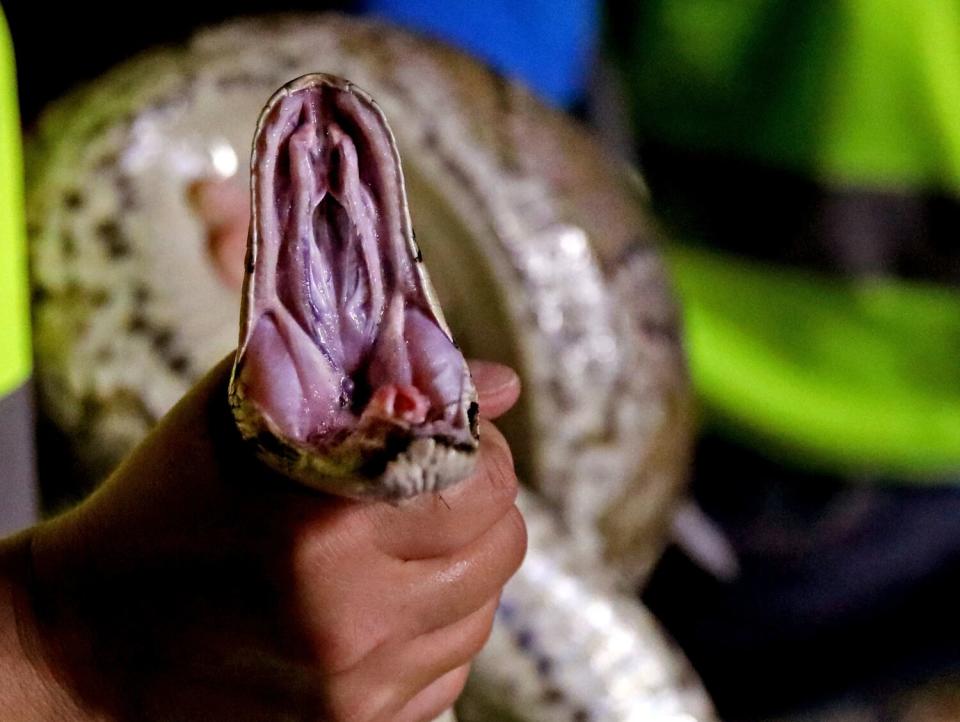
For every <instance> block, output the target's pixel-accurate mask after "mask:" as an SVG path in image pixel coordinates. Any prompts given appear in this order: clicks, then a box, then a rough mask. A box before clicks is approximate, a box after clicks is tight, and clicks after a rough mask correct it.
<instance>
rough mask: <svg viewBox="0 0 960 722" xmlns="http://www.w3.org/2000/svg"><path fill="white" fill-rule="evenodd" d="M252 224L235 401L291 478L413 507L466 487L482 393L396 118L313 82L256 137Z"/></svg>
mask: <svg viewBox="0 0 960 722" xmlns="http://www.w3.org/2000/svg"><path fill="white" fill-rule="evenodd" d="M251 178H252V180H251V183H252V209H253V210H252V218H251V225H250V240H249V245H248V251H247V268H246V277H245V280H244V291H243V307H242V310H241V329H240V347H239V349H238V352H237V356H236V361H235V365H234V369H233V377H232V379H231V384H230V403H231V407H232V409H233V412H234V417H235V418H236V421H237V424H238V426H239V428H240V431H241V433H242V434H243V436H244V437H245V438H247V439H250V440H252V441H254V442H255V444H256V447H257V451H258V454H259V455H260V457H261V458H262V459H263V460H265V461H266V462H267V463H268V464H270V465H271V466H273V467H274V468H276V469H278V470H279V471H281V472H282V473H284V474H287V475H289V476H292V477H294V478H296V479H298V480H299V481H301V482H303V483H306V484H308V485H310V486H314V487H317V488H319V489H323V490H326V491H330V492H333V493H337V494H342V495H349V496H358V497H361V496H375V497H383V498H401V497H406V496H412V495H414V494H418V493H423V492H429V491H436V490H440V489H442V488H444V487H445V486H447V485H449V484H451V483H454V482H456V481H458V480H460V479H461V478H463V477H464V476H466V475H467V474H468V473H469V472H470V470H471V468H472V464H473V459H474V456H475V451H476V449H477V445H478V433H477V418H476V416H477V403H476V392H475V389H474V387H473V382H472V380H471V378H470V373H469V370H468V368H467V365H466V362H465V360H464V358H463V355H462V354H461V352H460V350H459V348H458V347H457V346H456V344H455V343H454V342H453V340H452V339H451V336H450V332H449V329H448V328H447V325H446V322H445V321H444V318H443V314H442V311H441V310H440V307H439V305H438V303H437V301H436V297H435V294H434V291H433V289H432V287H431V285H430V281H429V278H428V277H427V274H426V270H425V269H424V266H423V263H422V260H421V254H420V251H419V249H418V248H417V244H416V241H415V239H414V237H413V231H412V227H411V222H410V214H409V211H408V206H407V199H406V193H405V190H404V182H403V175H402V171H401V167H400V159H399V156H398V154H397V150H396V146H395V143H394V139H393V135H392V133H391V131H390V129H389V127H388V125H387V123H386V120H385V119H384V116H383V113H382V112H381V111H380V109H379V108H378V107H377V105H376V104H375V103H374V102H373V100H372V99H371V98H370V97H369V96H368V95H367V94H366V93H365V92H363V91H361V90H359V89H358V88H356V87H355V86H353V85H352V84H351V83H349V82H348V81H345V80H341V79H339V78H336V77H333V76H329V75H321V74H313V75H307V76H303V77H301V78H299V79H297V80H295V81H293V82H291V83H289V84H288V85H286V86H284V87H283V88H282V89H280V90H279V91H278V92H277V93H276V94H275V95H274V96H273V97H272V98H271V99H270V101H269V102H268V103H267V105H266V107H265V109H264V111H263V113H262V114H261V116H260V121H259V123H258V125H257V130H256V135H255V138H254V144H253V156H252V161H251Z"/></svg>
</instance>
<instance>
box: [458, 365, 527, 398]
mask: <svg viewBox="0 0 960 722" xmlns="http://www.w3.org/2000/svg"><path fill="white" fill-rule="evenodd" d="M470 373H471V374H472V375H473V382H474V383H475V384H476V386H477V392H478V393H480V394H481V395H485V396H487V395H493V394H496V393H497V392H499V391H502V390H503V389H506V388H509V387H512V386H514V385H516V384H517V383H519V381H520V379H519V377H518V376H517V373H516V372H515V371H514V370H513V369H512V368H510V367H509V366H506V365H504V364H501V363H497V362H496V361H470Z"/></svg>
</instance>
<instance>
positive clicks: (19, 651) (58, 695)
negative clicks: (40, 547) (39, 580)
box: [0, 532, 85, 722]
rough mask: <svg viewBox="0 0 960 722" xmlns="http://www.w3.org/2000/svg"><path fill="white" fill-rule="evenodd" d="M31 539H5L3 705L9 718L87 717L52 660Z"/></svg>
mask: <svg viewBox="0 0 960 722" xmlns="http://www.w3.org/2000/svg"><path fill="white" fill-rule="evenodd" d="M30 539H31V532H26V533H24V534H20V535H18V536H16V537H13V538H10V539H5V540H2V541H0V710H3V719H4V720H5V721H9V722H27V721H28V720H29V721H30V722H33V721H34V720H37V721H39V720H57V721H58V722H59V721H61V720H64V721H66V720H79V719H84V718H85V717H84V715H82V714H80V712H79V710H78V708H77V705H76V704H75V703H74V701H73V700H72V699H71V697H70V695H69V694H68V693H67V692H66V691H65V690H64V688H63V687H62V686H61V685H60V684H59V683H58V682H57V681H56V675H55V673H54V671H53V670H52V669H51V668H50V666H49V664H48V662H47V655H46V654H45V652H44V649H45V647H44V643H43V640H42V639H41V636H40V634H39V631H38V626H37V624H36V619H35V615H34V610H33V605H32V602H31V593H30V578H31V574H30Z"/></svg>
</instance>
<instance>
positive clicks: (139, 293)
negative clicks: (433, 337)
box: [27, 15, 713, 722]
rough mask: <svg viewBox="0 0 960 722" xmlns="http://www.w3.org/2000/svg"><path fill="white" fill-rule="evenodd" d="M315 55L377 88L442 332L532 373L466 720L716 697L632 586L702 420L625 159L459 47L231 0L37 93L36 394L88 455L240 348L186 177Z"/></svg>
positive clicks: (218, 163)
mask: <svg viewBox="0 0 960 722" xmlns="http://www.w3.org/2000/svg"><path fill="white" fill-rule="evenodd" d="M312 71H323V72H328V73H333V74H336V75H340V76H343V77H347V78H350V79H351V81H353V82H354V83H356V84H357V85H358V86H360V87H362V88H364V89H366V90H367V91H369V92H370V94H371V95H372V96H373V97H375V98H376V100H377V102H378V103H379V104H380V106H381V107H382V108H383V110H384V113H385V114H386V116H387V117H388V118H389V119H390V123H391V126H392V127H393V129H394V132H395V134H396V136H397V142H398V145H399V147H400V153H401V157H402V158H403V162H404V171H405V174H406V176H407V185H408V192H409V195H410V204H411V214H412V216H413V219H414V224H415V228H416V231H417V240H418V243H419V245H420V246H421V248H422V249H423V253H424V257H425V259H426V261H427V263H428V266H429V268H430V272H431V276H432V278H433V280H434V282H435V285H436V287H437V292H438V295H439V297H440V301H441V303H442V306H443V308H444V311H445V313H446V315H447V318H448V320H449V322H450V325H451V327H452V329H453V332H454V334H455V336H456V338H457V339H458V340H459V341H460V342H461V344H462V345H463V347H464V350H465V352H466V353H467V355H472V356H479V357H485V358H492V359H496V360H499V361H503V362H506V363H509V364H511V365H512V366H514V367H515V368H517V369H518V370H519V371H520V373H521V376H522V378H523V381H524V386H525V393H524V395H523V399H522V401H521V404H520V407H519V408H518V409H517V410H515V411H514V412H512V413H511V414H510V415H509V416H508V417H507V419H506V420H505V422H504V424H503V428H504V432H505V433H506V434H507V436H508V438H509V439H510V441H511V445H512V447H513V449H514V451H515V455H516V457H517V467H518V473H519V475H520V477H521V478H522V479H523V480H524V481H525V482H526V483H527V484H529V486H530V487H531V489H532V490H535V491H529V492H525V493H524V494H523V495H522V497H521V506H522V508H523V510H524V513H525V515H526V517H527V521H528V526H529V530H530V547H529V549H530V550H529V553H528V557H527V559H526V561H525V562H524V565H523V567H522V568H521V570H520V572H519V573H518V574H517V575H516V577H515V578H514V579H513V580H512V581H511V582H510V584H509V585H508V587H507V589H506V590H505V593H504V597H503V603H502V606H501V609H500V612H499V613H498V617H497V623H496V625H495V630H494V634H493V637H492V638H491V641H490V643H489V644H488V646H487V648H486V649H485V650H484V652H483V653H482V654H481V657H480V658H479V659H478V661H477V663H476V664H475V673H474V675H473V676H472V678H471V682H470V684H469V685H468V690H467V692H466V694H465V695H464V698H463V700H462V702H461V706H460V718H461V720H465V721H466V722H469V721H470V720H544V721H546V720H550V721H560V722H563V721H565V720H571V722H572V721H574V720H576V721H586V720H616V721H619V722H622V721H626V720H635V719H636V720H640V719H643V720H675V721H676V722H679V721H680V720H683V721H685V722H691V721H693V720H710V719H713V712H712V707H711V705H710V702H709V699H708V698H707V696H706V694H705V692H704V691H703V689H702V687H701V686H700V683H699V681H698V680H697V679H696V677H695V675H694V674H693V672H692V670H691V669H690V668H689V665H688V664H687V662H686V661H685V660H684V659H683V657H682V655H681V654H680V653H679V652H678V651H677V650H676V649H675V648H674V647H673V646H672V645H671V644H670V643H669V642H668V641H667V640H666V639H665V638H664V636H663V634H662V632H661V631H660V629H659V628H658V626H657V624H656V622H655V620H653V618H652V617H651V616H650V615H649V613H648V612H646V610H644V609H643V608H642V606H641V605H640V604H639V602H637V601H636V599H635V598H634V596H633V595H632V594H631V593H630V592H631V590H633V589H635V588H636V585H637V584H639V583H640V582H641V581H642V580H643V578H644V576H645V574H646V572H647V571H648V569H649V566H650V565H651V563H652V562H653V561H654V560H655V559H656V557H657V555H658V554H659V552H660V549H661V547H662V544H663V538H664V532H665V529H666V526H667V522H668V519H669V516H670V513H671V512H672V510H673V508H674V504H675V501H676V497H677V495H678V493H679V492H680V490H681V488H682V481H683V478H684V475H685V473H686V464H687V461H688V458H689V441H690V427H691V421H690V414H689V406H690V400H689V395H688V387H687V381H686V376H685V372H684V366H683V360H682V352H681V348H680V343H679V332H678V321H677V314H676V310H675V308H674V305H673V303H672V300H671V297H670V294H669V291H668V289H667V286H666V282H665V278H664V274H663V270H662V268H661V266H660V263H659V259H658V256H657V254H656V252H655V249H654V247H653V238H652V234H651V231H650V228H649V222H648V220H647V215H646V211H645V204H644V196H643V189H642V185H641V184H640V182H639V179H638V178H637V177H636V176H635V175H634V174H632V173H631V171H630V170H629V169H627V168H624V167H621V166H620V165H619V164H617V163H616V162H614V161H612V160H611V159H610V158H608V157H607V156H606V155H605V154H604V152H603V150H602V149H600V148H599V146H598V145H597V144H596V143H595V142H594V141H592V140H591V139H590V138H589V137H588V134H587V132H586V131H585V130H584V129H583V128H580V127H578V126H576V125H575V124H573V123H571V122H570V121H569V120H568V119H566V118H565V117H564V116H562V115H561V114H559V113H557V112H555V111H551V110H549V109H547V108H546V107H544V106H543V105H541V104H540V103H539V102H537V101H536V100H535V99H534V98H533V97H532V96H531V95H530V94H528V93H527V92H526V91H524V90H523V89H521V88H519V87H518V86H516V85H515V84H513V83H511V82H509V81H506V80H504V79H503V78H500V77H498V76H496V75H494V74H492V73H491V72H490V71H488V70H486V69H484V68H482V67H481V66H479V65H478V64H476V63H475V62H474V61H472V60H470V59H469V58H467V57H466V56H464V55H462V54H459V53H457V52H455V51H452V50H449V49H447V48H445V47H443V46H440V45H438V44H435V43H433V42H428V41H426V40H424V39H422V38H418V37H416V36H413V35H410V34H408V33H405V32H401V31H398V30H396V29H393V28H390V27H387V26H384V25H380V24H375V23H371V22H367V21H359V20H356V19H350V18H346V17H340V16H323V15H316V16H291V17H284V18H271V19H266V20H264V19H255V20H245V21H238V22H234V23H231V24H228V25H225V26H222V27H219V28H215V29H210V30H207V31H204V32H201V33H199V34H198V35H197V36H195V37H194V38H193V39H192V40H191V41H190V42H189V44H188V45H187V46H186V47H182V48H172V49H167V50H159V51H152V52H150V53H147V54H145V55H143V56H141V57H139V58H137V59H134V60H133V61H131V62H129V63H127V64H125V65H124V66H122V67H120V68H118V69H116V70H115V71H113V72H111V73H110V74H108V75H107V76H105V77H104V78H102V79H101V80H99V81H97V82H95V83H93V84H91V85H90V86H88V87H86V88H83V89H81V90H79V91H77V92H76V93H75V94H74V95H72V96H71V97H69V98H66V99H65V100H63V101H61V102H59V103H57V104H56V105H55V106H54V107H52V108H50V109H49V110H48V111H47V112H46V114H45V115H44V117H43V119H42V121H41V124H40V127H39V129H38V132H37V134H36V137H35V138H33V139H32V141H31V143H30V144H29V146H28V157H27V160H28V163H27V166H28V219H29V222H30V237H31V259H32V273H33V284H34V320H35V339H36V357H37V378H38V386H39V390H40V396H41V405H42V410H43V412H44V414H45V415H46V416H48V417H49V418H50V419H51V420H52V421H53V423H55V424H56V425H57V426H58V427H59V428H60V429H62V430H63V432H64V433H65V435H66V437H68V438H69V439H70V440H71V441H72V444H73V450H74V453H76V454H77V455H78V457H79V458H80V460H81V462H82V466H83V468H84V469H85V470H86V475H87V478H88V479H89V480H90V481H95V480H96V479H98V478H101V477H102V476H103V475H104V474H105V473H107V472H108V471H109V469H110V468H112V467H113V466H114V465H115V464H116V463H117V461H118V460H119V459H120V458H122V456H123V455H124V454H125V453H127V452H128V451H129V449H130V448H131V447H132V446H133V445H134V444H135V443H136V442H137V441H138V440H139V439H140V438H142V436H143V435H144V434H145V433H146V432H147V431H148V430H149V428H150V427H151V426H152V425H153V424H154V423H155V422H156V420H157V419H158V418H159V417H160V416H161V415H162V414H163V413H164V412H165V411H166V410H167V409H169V408H170V407H171V406H172V405H173V403H174V402H175V401H176V400H177V399H178V398H179V397H180V396H181V395H182V394H183V393H184V391H185V390H186V389H187V388H188V387H189V386H190V384H191V383H192V382H193V381H195V380H196V379H197V378H198V377H199V376H200V375H201V374H202V373H203V372H205V371H206V369H207V368H209V367H210V366H211V365H212V364H213V363H214V362H216V361H217V360H218V359H220V358H222V357H223V356H224V355H225V354H226V353H227V352H228V351H229V350H230V349H231V348H233V346H234V344H235V342H236V336H235V334H236V331H235V329H236V319H237V317H238V313H239V294H238V292H237V290H236V288H235V287H234V286H232V285H231V284H230V283H229V282H226V281H225V280H224V278H223V277H222V274H219V273H218V271H217V269H216V267H215V264H214V263H212V262H211V258H210V251H209V243H208V241H209V233H210V229H209V224H208V223H207V222H205V220H204V219H202V218H201V217H200V216H199V215H198V213H197V210H196V207H195V205H194V204H193V203H192V202H191V199H190V188H191V187H192V186H193V185H194V184H195V183H197V182H206V181H209V182H216V183H222V184H224V185H225V186H232V185H235V187H236V188H238V189H243V188H245V186H246V184H247V182H248V180H247V177H246V175H245V173H244V172H243V171H242V170H241V169H245V168H246V166H247V163H246V160H247V157H248V153H249V143H250V137H251V135H252V130H253V126H254V123H255V121H256V117H257V115H258V112H259V110H260V108H261V107H262V105H263V102H264V100H265V99H266V98H267V97H269V96H270V94H271V93H272V92H273V91H274V90H275V89H276V88H277V87H279V86H280V85H282V84H283V83H284V82H286V81H287V80H289V79H290V78H292V77H296V76H297V75H300V74H303V73H307V72H312ZM78 491H79V490H78Z"/></svg>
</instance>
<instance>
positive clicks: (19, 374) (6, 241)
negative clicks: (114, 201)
mask: <svg viewBox="0 0 960 722" xmlns="http://www.w3.org/2000/svg"><path fill="white" fill-rule="evenodd" d="M24 224H25V221H24V210H23V157H22V153H21V135H20V119H19V113H18V112H17V87H16V72H15V65H14V59H13V45H12V42H11V40H10V34H9V31H8V29H7V22H6V18H5V17H4V15H3V11H2V10H0V395H3V394H5V393H6V392H8V391H10V390H11V389H13V388H14V387H16V386H18V385H19V384H20V383H22V382H23V381H25V380H26V379H27V377H28V376H29V375H30V364H31V355H30V311H29V296H28V290H27V283H28V282H27V253H26V247H27V244H26V231H25V227H24Z"/></svg>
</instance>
